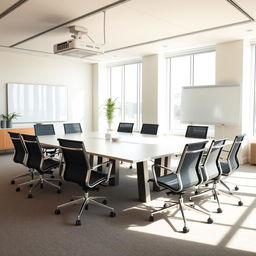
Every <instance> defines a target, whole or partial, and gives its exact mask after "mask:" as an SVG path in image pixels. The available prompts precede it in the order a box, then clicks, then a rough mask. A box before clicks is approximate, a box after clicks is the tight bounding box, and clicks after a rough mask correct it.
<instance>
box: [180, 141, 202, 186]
mask: <svg viewBox="0 0 256 256" xmlns="http://www.w3.org/2000/svg"><path fill="white" fill-rule="evenodd" d="M206 143H207V141H202V142H197V143H190V144H186V145H185V148H184V150H183V153H182V155H181V159H180V162H179V165H178V168H177V172H176V173H177V176H178V181H179V183H180V188H179V189H181V190H184V189H187V188H190V187H192V186H195V185H198V184H199V182H200V176H201V171H200V166H199V165H200V161H201V158H202V154H203V151H204V149H205V145H206Z"/></svg>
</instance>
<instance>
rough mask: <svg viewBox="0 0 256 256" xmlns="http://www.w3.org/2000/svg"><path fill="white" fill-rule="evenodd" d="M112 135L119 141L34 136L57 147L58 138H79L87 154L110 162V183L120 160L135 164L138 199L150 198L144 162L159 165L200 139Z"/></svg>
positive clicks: (78, 135) (73, 137) (80, 135)
mask: <svg viewBox="0 0 256 256" xmlns="http://www.w3.org/2000/svg"><path fill="white" fill-rule="evenodd" d="M112 137H115V138H117V137H118V138H119V140H118V141H116V142H113V141H112V140H105V134H104V133H99V132H88V133H75V134H58V135H47V136H39V137H38V138H39V141H40V143H41V144H44V145H51V146H56V147H58V146H59V144H58V140H57V139H58V138H63V139H70V140H79V141H83V142H84V144H85V148H86V151H87V152H88V153H89V154H90V155H93V156H98V157H102V158H108V159H111V160H112V161H113V163H114V165H113V166H114V167H113V170H112V174H113V175H114V176H113V180H112V185H118V180H119V177H118V175H119V174H118V172H119V162H120V161H122V162H128V163H134V164H136V167H137V183H138V198H139V200H140V201H142V202H148V201H150V188H149V184H148V179H149V172H148V161H149V160H154V161H155V162H157V163H160V164H163V163H164V162H163V161H164V159H165V158H166V157H170V156H171V155H173V154H176V153H177V152H182V150H183V148H184V146H185V144H186V143H192V142H199V141H203V140H202V139H193V138H185V137H183V136H157V135H142V134H139V133H131V134H129V133H112Z"/></svg>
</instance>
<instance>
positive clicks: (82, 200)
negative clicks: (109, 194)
mask: <svg viewBox="0 0 256 256" xmlns="http://www.w3.org/2000/svg"><path fill="white" fill-rule="evenodd" d="M75 198H77V199H75ZM96 199H104V200H103V201H102V203H100V202H98V201H96ZM74 204H82V206H81V208H80V211H79V213H78V216H77V219H76V226H79V225H81V215H82V213H83V211H84V209H85V210H88V206H89V204H93V205H96V206H99V207H102V208H105V209H108V210H110V215H109V216H110V217H115V216H116V213H115V210H114V208H112V207H109V206H107V205H106V204H107V201H106V197H104V196H92V197H89V193H88V192H86V193H84V195H83V196H73V197H72V198H71V201H70V202H68V203H64V204H61V205H58V206H57V208H56V210H55V214H56V215H59V214H60V213H61V211H60V208H63V207H66V206H70V205H74Z"/></svg>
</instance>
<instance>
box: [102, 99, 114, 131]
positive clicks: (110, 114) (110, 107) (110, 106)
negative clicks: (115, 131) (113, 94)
mask: <svg viewBox="0 0 256 256" xmlns="http://www.w3.org/2000/svg"><path fill="white" fill-rule="evenodd" d="M104 109H105V111H106V119H107V123H108V130H109V131H111V126H112V123H113V120H114V112H115V110H116V109H117V107H116V99H114V100H113V99H111V98H108V99H107V101H106V103H105V108H104Z"/></svg>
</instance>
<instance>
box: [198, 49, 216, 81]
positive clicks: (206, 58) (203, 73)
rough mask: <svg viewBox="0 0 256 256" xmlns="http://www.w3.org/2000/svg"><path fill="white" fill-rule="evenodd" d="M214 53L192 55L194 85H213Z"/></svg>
mask: <svg viewBox="0 0 256 256" xmlns="http://www.w3.org/2000/svg"><path fill="white" fill-rule="evenodd" d="M215 56H216V54H215V52H207V53H198V54H195V55H194V85H214V84H215Z"/></svg>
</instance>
